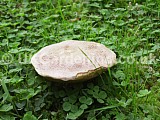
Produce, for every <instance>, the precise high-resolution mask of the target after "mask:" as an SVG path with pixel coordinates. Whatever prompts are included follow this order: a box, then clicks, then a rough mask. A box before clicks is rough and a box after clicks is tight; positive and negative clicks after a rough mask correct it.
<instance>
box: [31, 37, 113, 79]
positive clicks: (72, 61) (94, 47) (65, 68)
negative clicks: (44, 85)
mask: <svg viewBox="0 0 160 120" xmlns="http://www.w3.org/2000/svg"><path fill="white" fill-rule="evenodd" d="M31 63H32V65H33V66H34V68H35V70H36V71H37V73H38V74H39V75H41V76H44V77H49V78H52V79H56V80H57V79H58V80H63V81H73V80H75V81H76V80H87V79H91V78H93V77H96V76H97V75H99V74H101V73H102V72H103V70H104V69H106V68H108V67H111V66H113V65H114V64H116V54H115V53H114V52H113V51H111V50H110V49H108V48H106V47H105V46H104V45H102V44H99V43H96V42H88V41H77V40H67V41H63V42H60V43H57V44H52V45H49V46H46V47H44V48H42V49H41V50H40V51H38V52H37V53H36V54H34V55H33V57H32V58H31Z"/></svg>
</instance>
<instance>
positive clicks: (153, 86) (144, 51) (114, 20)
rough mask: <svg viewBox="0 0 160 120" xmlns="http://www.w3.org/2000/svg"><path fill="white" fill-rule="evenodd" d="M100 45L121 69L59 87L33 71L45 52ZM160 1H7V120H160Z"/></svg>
mask: <svg viewBox="0 0 160 120" xmlns="http://www.w3.org/2000/svg"><path fill="white" fill-rule="evenodd" d="M69 39H75V40H85V41H95V42H98V43H101V44H104V45H106V47H108V48H110V49H112V50H113V51H114V52H115V53H116V54H117V62H118V63H117V65H115V66H114V67H112V68H111V69H108V70H107V71H106V72H105V73H104V74H103V75H102V77H97V78H94V79H92V80H89V81H86V82H83V83H74V84H69V83H57V82H51V81H46V80H45V78H42V77H41V76H39V75H38V74H37V73H36V72H35V70H34V68H33V66H32V65H31V63H30V58H31V57H32V55H33V54H34V53H36V52H37V51H38V50H39V49H41V48H42V47H44V46H46V45H50V44H54V43H58V42H61V41H64V40H69ZM159 56H160V2H159V0H144V1H142V0H126V1H124V0H57V1H56V0H38V1H33V0H23V1H22V0H17V1H15V0H1V1H0V120H19V119H22V120H69V119H76V120H86V119H87V120H160V114H159V113H160V57H159Z"/></svg>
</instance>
